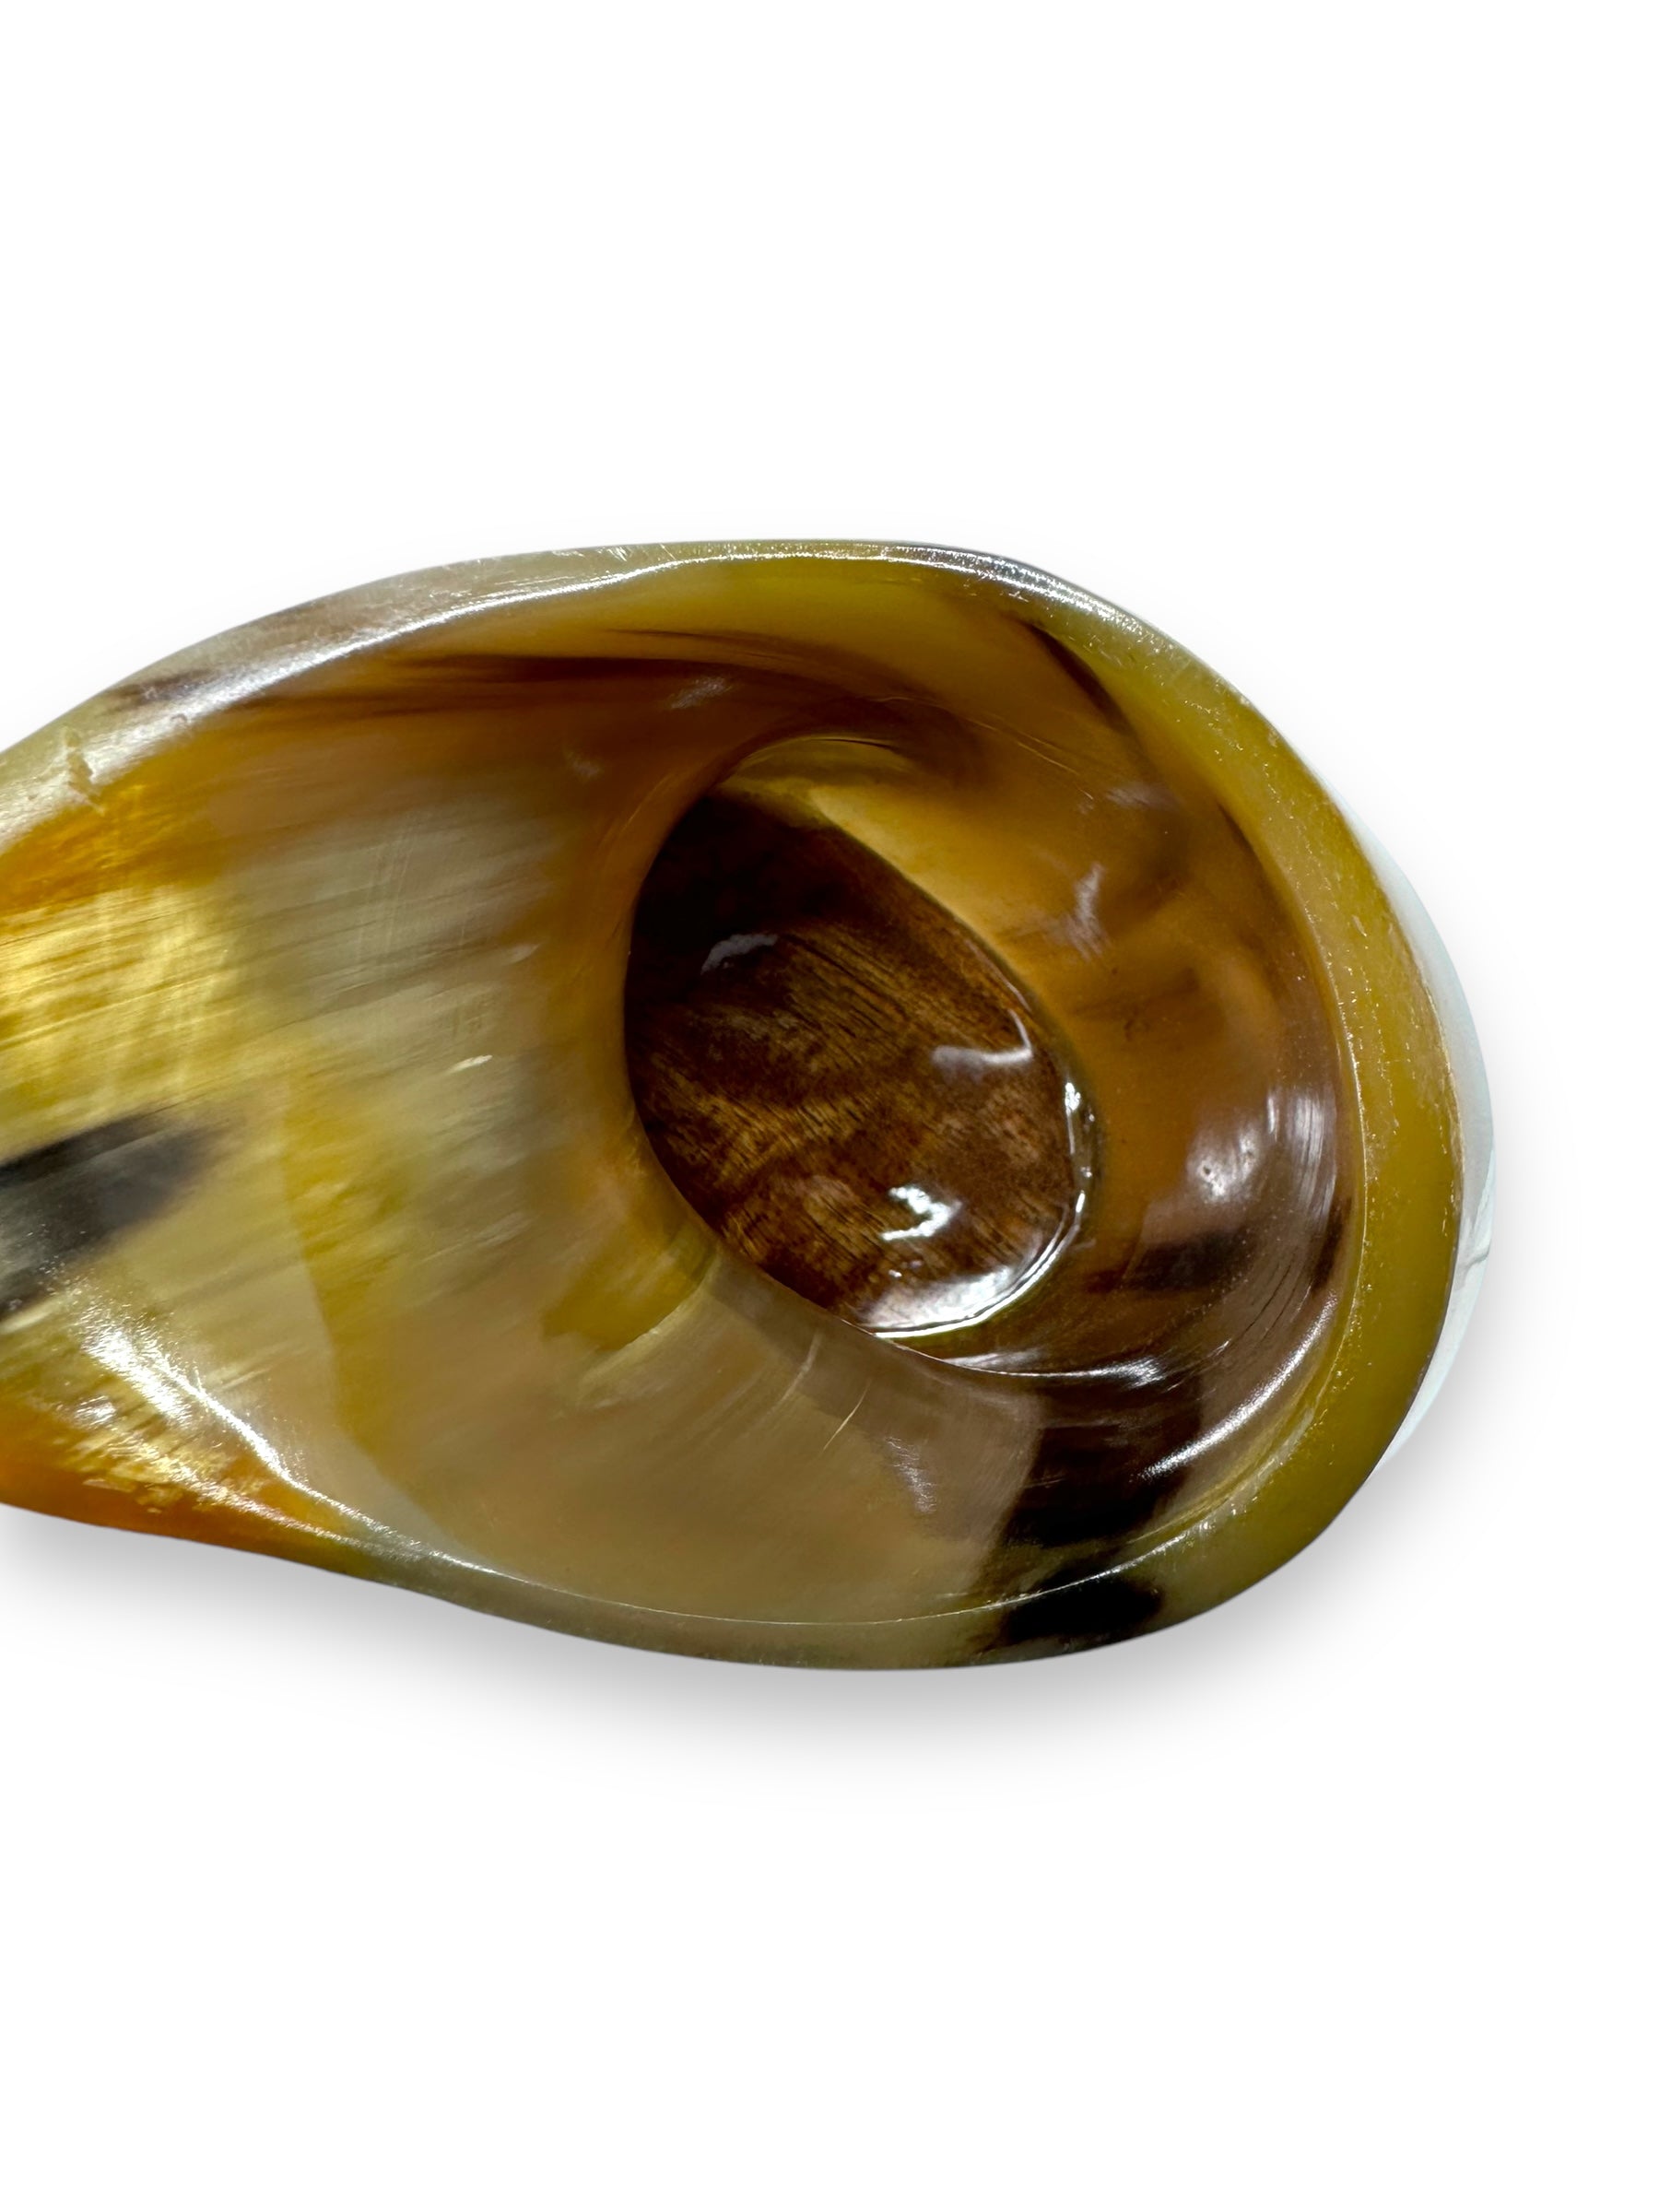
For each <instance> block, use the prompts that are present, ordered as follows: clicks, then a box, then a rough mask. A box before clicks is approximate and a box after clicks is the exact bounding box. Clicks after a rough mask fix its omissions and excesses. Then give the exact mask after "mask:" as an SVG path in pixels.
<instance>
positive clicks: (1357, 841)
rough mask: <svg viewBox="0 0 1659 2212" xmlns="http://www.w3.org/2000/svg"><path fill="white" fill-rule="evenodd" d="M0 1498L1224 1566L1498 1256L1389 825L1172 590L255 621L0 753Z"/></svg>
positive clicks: (626, 1544)
mask: <svg viewBox="0 0 1659 2212" xmlns="http://www.w3.org/2000/svg"><path fill="white" fill-rule="evenodd" d="M0 1007H3V1012H0V1315H3V1318H0V1495H3V1496H4V1497H5V1498H6V1499H7V1500H10V1501H11V1502H13V1503H15V1504H18V1505H23V1506H31V1507H35V1508H37V1509H39V1510H41V1511H43V1512H53V1513H62V1514H69V1515H73V1516H75V1517H76V1518H78V1519H81V1520H87V1521H94V1522H102V1523H107V1524H112V1525H115V1526H118V1527H121V1528H127V1529H151V1530H157V1531H160V1532H163V1533H165V1534H168V1535H178V1536H194V1537H198V1538H203V1539H206V1540H207V1541H209V1542H213V1543H221V1544H233V1545H241V1546H244V1547H249V1548H252V1549H254V1550H259V1551H267V1552H276V1553H281V1554H283V1555H285V1556H286V1557H288V1558H290V1559H300V1560H304V1561H309V1562H311V1563H312V1564H314V1565H319V1566H328V1567H334V1568H337V1569H341V1570H344V1571H347V1572H350V1573H355V1574H359V1575H370V1576H375V1577H378V1578H380V1579H382V1580H383V1581H386V1582H390V1583H401V1584H404V1585H406V1586H407V1587H409V1588H411V1589H416V1590H422V1591H427V1592H429V1593H431V1594H434V1595H438V1596H442V1597H447V1598H452V1599H456V1600H459V1601H461V1602H463V1603H465V1604H467V1605H472V1606H482V1607H486V1608H488V1609H489V1610H492V1611H495V1612H499V1613H503V1614H507V1615H511V1616H513V1617H516V1618H520V1619H524V1620H529V1621H535V1622H540V1623H544V1624H546V1625H547V1626H549V1627H554V1628H559V1629H565V1630H575V1631H578V1632H580V1633H582V1634H585V1635H591V1636H599V1637H606V1638H611V1639H614V1640H617V1641H623V1642H628V1643H635V1644H644V1645H653V1646H657V1647H661V1648H663V1649H665V1650H672V1651H679V1652H689V1653H706V1654H711V1655H718V1656H721V1657H725V1658H734V1659H757V1660H773V1661H781V1662H786V1663H794V1664H800V1665H869V1666H912V1665H917V1666H919V1665H952V1664H960V1663H964V1662H971V1661H982V1660H994V1659H1004V1658H1018V1657H1027V1656H1032V1655H1039V1654H1043V1653H1054V1652H1061V1651H1067V1650H1073V1649H1077V1648H1079V1647H1082V1646H1086V1645H1091V1644H1097V1643H1104V1642H1110V1641H1113V1640H1116V1639H1119V1638H1123V1637H1125V1636H1130V1635H1134V1634H1137V1633H1139V1632H1140V1631H1142V1630H1147V1629H1151V1628H1156V1627H1159V1626H1161V1625H1163V1624H1164V1623H1167V1622H1171V1621H1177V1620H1180V1619H1182V1618H1184V1617H1186V1616H1188V1615H1191V1614H1193V1613H1195V1612H1197V1611H1199V1610H1200V1609H1202V1608H1203V1607H1205V1606H1212V1605H1214V1604H1216V1603H1217V1601H1218V1600H1219V1599H1221V1598H1224V1597H1227V1596H1229V1595H1230V1594H1232V1593H1233V1592H1235V1591H1238V1590H1240V1589H1241V1588H1243V1587H1244V1586H1245V1585H1246V1584H1248V1583H1252V1582H1253V1581H1255V1580H1256V1579H1257V1578H1258V1577H1259V1576H1261V1575H1263V1574H1265V1573H1266V1572H1267V1571H1269V1570H1270V1569H1272V1568H1274V1567H1276V1566H1277V1565H1278V1564H1280V1562H1282V1561H1283V1560H1285V1559H1288V1557H1289V1556H1290V1555H1291V1554H1292V1553H1293V1552H1295V1551H1297V1550H1298V1549H1299V1548H1300V1547H1301V1546H1302V1545H1304V1544H1306V1543H1307V1542H1308V1541H1309V1539H1310V1538H1311V1537H1312V1536H1313V1535H1315V1534H1316V1533H1317V1532H1318V1531H1319V1530H1320V1529H1321V1528H1322V1527H1323V1526H1324V1524H1325V1523H1326V1522H1327V1521H1329V1520H1330V1518H1331V1517H1332V1515H1333V1514H1335V1512H1337V1510H1338V1509H1339V1508H1340V1507H1341V1506H1342V1504H1343V1503H1344V1502H1345V1500H1347V1498H1348V1497H1349V1496H1350V1495H1351V1494H1352V1493H1353V1491H1354V1489H1355V1488H1356V1487H1357V1486H1358V1485H1359V1482H1360V1481H1361V1480H1362V1479H1363V1478H1364V1477H1365V1475H1366V1474H1367V1472H1368V1471H1369V1470H1370V1469H1371V1467H1372V1466H1374V1465H1376V1463H1377V1462H1378V1461H1379V1459H1381V1458H1382V1455H1383V1454H1384V1453H1385V1452H1386V1451H1387V1450H1388V1449H1389V1447H1390V1445H1391V1443H1392V1442H1397V1441H1398V1440H1399V1438H1400V1437H1401V1435H1402V1434H1403V1433H1404V1431H1405V1430H1406V1428H1407V1427H1408V1426H1409V1425H1410V1423H1411V1421H1412V1419H1413V1418H1414V1416H1415V1414H1416V1413H1417V1412H1418V1411H1419V1410H1420V1409H1421V1407H1422V1406H1423V1405H1424V1403H1425V1402H1426V1399H1427V1397H1428V1395H1429V1394H1430V1391H1431V1390H1432V1389H1433V1387H1434V1386H1435V1384H1436V1383H1437V1382H1438V1380H1439V1378H1440V1376H1441V1372H1442V1371H1443V1370H1444V1367H1445V1365H1446V1363H1447V1361H1448V1360H1449V1359H1450V1356H1451V1352H1452V1349H1453V1344H1454V1341H1455V1338H1456V1335H1457V1334H1458V1331H1459V1329H1460V1327H1461V1325H1462V1323H1463V1321H1464V1319H1465V1316H1466V1313H1467V1309H1468V1306H1469V1303H1470V1300H1471V1299H1472V1297H1473V1294H1474V1289H1475V1286H1476V1282H1477V1277H1478V1273H1479V1268H1480V1265H1481V1262H1482V1260H1483V1258H1484V1256H1485V1244H1486V1237H1487V1227H1486V1217H1487V1205H1488V1200H1487V1193H1488V1162H1489V1140H1488V1112H1487V1107H1486V1101H1485V1092H1484V1088H1483V1084H1482V1079H1481V1074H1480V1067H1479V1061H1478V1057H1477V1051H1476V1047H1475V1043H1474V1039H1473V1035H1472V1032H1471V1030H1470V1027H1469V1023H1468V1019H1467V1016H1466V1014H1465V1011H1464V1009H1463V1006H1462V1002H1461V999H1460V998H1459V995H1458V993H1457V988H1456V984H1455V982H1454V981H1453V977H1452V974H1451V971H1450V969H1449V968H1448V966H1447V965H1446V962H1445V959H1444V956H1443V954H1442V953H1441V950H1440V949H1439V947H1438V944H1437V942H1436V940H1435V938H1434V936H1433V934H1432V932H1431V930H1430V928H1429V926H1428V924H1427V923H1426V921H1425V920H1424V918H1423V916H1422V914H1421V912H1420V910H1419V909H1418V906H1417V904H1416V902H1415V900H1413V898H1412V896H1411V894H1410V893H1409V891H1408V890H1407V889H1406V887H1405V886H1404V885H1403V884H1402V883H1401V881H1400V879H1399V878H1398V877H1396V876H1395V875H1394V873H1393V871H1392V870H1391V868H1390V867H1389V865H1388V864H1387V863H1386V862H1385V861H1384V860H1383V859H1382V856H1381V855H1380V854H1379V853H1377V852H1376V851H1375V850H1374V849H1373V848H1372V847H1371V845H1370V844H1369V843H1368V842H1367V841H1366V840H1365V838H1364V837H1363V835H1362V834H1361V833H1360V832H1359V830H1357V829H1356V828H1355V826H1354V825H1353V823H1352V822H1351V821H1349V820H1348V819H1347V818H1346V817H1345V816H1344V814H1343V813H1342V812H1341V811H1340V809H1339V808H1338V807H1337V806H1336V805H1335V803H1334V802H1333V801H1332V799H1331V798H1330V797H1329V795H1328V794H1326V793H1325V792H1324V790H1323V789H1322V788H1321V786H1320V785H1319V784H1318V783H1317V782H1315V781H1314V779H1313V778H1312V775H1310V773H1309V772H1308V771H1307V770H1306V769H1305V768H1304V767H1303V766H1302V764H1301V762H1300V760H1299V759H1297V757H1296V756H1295V754H1294V753H1292V752H1291V751H1290V750H1289V749H1288V747H1287V746H1286V745H1285V744H1284V743H1283V742H1282V740H1281V739H1280V738H1278V737H1277V735H1275V734H1274V732H1273V731H1272V730H1271V729H1270V728H1269V727H1268V726H1267V724H1265V722H1264V721H1263V720H1262V718H1261V717H1260V716H1259V715H1258V714H1257V713H1256V712H1255V711H1254V710H1253V708H1252V707H1250V706H1249V705H1247V704H1246V702H1245V701H1244V700H1242V699H1241V697H1240V696H1239V695H1238V693H1236V692H1235V691H1233V690H1231V689H1230V688H1229V687H1228V686H1227V685H1226V684H1225V683H1223V682H1222V681H1221V680H1220V679H1219V678H1218V677H1216V676H1214V675H1212V674H1211V673H1210V672H1209V670H1208V669H1206V668H1205V667H1204V666H1202V665H1200V664H1199V663H1198V662H1196V661H1195V660H1194V659H1193V658H1192V656H1191V655H1190V654H1188V653H1184V652H1182V650H1181V648H1180V647H1178V646H1176V645H1174V644H1172V643H1171V641H1169V640H1168V639H1167V638H1164V637H1161V636H1159V633H1158V632H1157V631H1156V630H1153V629H1148V628H1147V626H1146V624H1144V623H1142V622H1140V621H1137V620H1135V619H1134V618H1131V617H1130V616H1128V615H1125V614H1124V613H1122V612H1120V611H1119V610H1118V609H1117V608H1115V607H1112V606H1108V605H1106V604H1105V603H1103V602H1102V601H1100V600H1099V599H1096V598H1093V597H1091V596H1090V595H1089V594H1087V593H1085V592H1081V591H1077V590H1075V589H1074V588H1072V587H1071V586H1070V585H1067V584H1064V583H1061V582H1057V581H1055V580H1054V579H1053V577H1050V576H1046V575H1043V574H1041V573H1039V572H1038V571H1034V570H1031V569H1028V568H1023V567H1020V566H1018V565H1017V564H1015V563H1013V562H1010V561H1006V560H1000V559H989V558H985V557H982V556H978V555H970V554H963V553H955V552H947V551H940V550H936V549H933V548H930V547H912V546H889V545H839V544H777V545H742V544H735V545H696V546H667V547H632V548H606V549H605V550H602V551H597V552H582V553H566V554H555V555H550V556H546V557H536V558H530V559H508V560H496V561H483V562H479V563H476V564H472V565H468V566H465V567H457V568H446V569H438V570H433V571H429V572H427V573H425V574H421V575H416V576H410V577H405V578H401V579H398V580H397V581H394V582H389V583H381V584H375V585H372V586H371V587H369V588H368V589H366V590H362V591H358V592H351V593H347V594H345V595H344V596H341V597H337V598H332V599H326V600H323V601H321V602H319V603H318V604H316V605H314V606H306V607H301V608H299V609H297V610H296V611H294V612H291V613H288V614H283V615H277V616H275V617H273V618H271V619H269V620H267V621H263V622H258V623H255V624H253V626H252V627H251V628H249V629H239V630H235V631H232V632H231V633H230V634H229V635H228V636H226V637H222V638H219V639H218V640H216V641H214V642H212V643H210V644H207V645H203V646H198V647H196V648H195V649H194V650H193V651H191V652H188V653H182V654H180V655H179V656H177V657H176V658H174V659H172V660H170V661H167V662H164V663H162V664H161V665H159V666H158V667H155V668H152V669H150V670H149V671H148V672H147V674H145V675H142V676H138V677H134V678H133V679H132V680H131V681H129V682H126V683H123V684H118V685H117V686H116V687H115V688H113V689H112V690H108V691H106V692H104V693H103V694H101V696H100V697H99V698H97V699H95V700H92V701H91V702H90V703H89V704H88V705H86V706H83V707H81V708H79V709H77V710H76V712H73V713H70V714H68V715H66V716H65V717H64V718H63V719H62V720H61V721H59V722H56V723H54V724H52V725H51V726H50V727H48V728H47V729H45V730H42V731H41V732H40V733H39V735H36V736H34V737H33V738H31V739H29V740H26V741H25V742H24V743H22V744H20V745H18V746H17V747H15V748H13V749H12V750H11V751H10V752H9V753H8V754H7V755H6V759H4V761H3V762H0Z"/></svg>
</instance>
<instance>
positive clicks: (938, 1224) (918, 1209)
mask: <svg viewBox="0 0 1659 2212" xmlns="http://www.w3.org/2000/svg"><path fill="white" fill-rule="evenodd" d="M888 1197H889V1198H896V1199H897V1200H898V1201H899V1203H900V1206H909V1207H910V1209H911V1211H912V1213H913V1214H914V1215H915V1217H916V1218H915V1219H914V1220H913V1221H908V1222H906V1224H905V1225H904V1227H903V1228H902V1229H884V1230H882V1232H881V1237H882V1241H883V1243H886V1244H894V1243H898V1242H900V1241H903V1240H906V1239H909V1238H914V1237H933V1236H937V1234H938V1232H939V1231H940V1230H942V1229H943V1228H944V1227H945V1226H946V1224H947V1222H948V1221H950V1220H951V1219H952V1218H954V1216H955V1215H956V1214H957V1213H958V1212H959V1210H960V1208H959V1205H958V1202H957V1201H956V1200H955V1199H954V1198H935V1197H934V1196H933V1195H932V1194H931V1193H930V1192H927V1191H924V1190H923V1188H922V1187H921V1185H920V1184H919V1183H914V1182H900V1183H897V1184H895V1186H894V1187H893V1189H891V1190H890V1191H889V1192H888Z"/></svg>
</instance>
